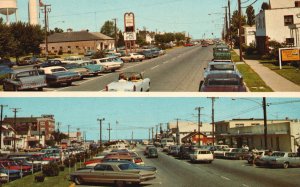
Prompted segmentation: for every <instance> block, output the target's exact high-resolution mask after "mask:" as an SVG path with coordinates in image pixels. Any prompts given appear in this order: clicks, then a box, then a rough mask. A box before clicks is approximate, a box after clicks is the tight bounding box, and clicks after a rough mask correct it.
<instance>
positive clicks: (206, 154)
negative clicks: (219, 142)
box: [190, 149, 214, 163]
mask: <svg viewBox="0 0 300 187" xmlns="http://www.w3.org/2000/svg"><path fill="white" fill-rule="evenodd" d="M190 159H191V162H208V163H212V161H213V160H214V155H213V153H212V152H211V151H210V150H207V149H196V150H195V151H194V152H193V153H192V154H190Z"/></svg>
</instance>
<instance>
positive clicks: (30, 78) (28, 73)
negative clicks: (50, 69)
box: [3, 69, 47, 91]
mask: <svg viewBox="0 0 300 187" xmlns="http://www.w3.org/2000/svg"><path fill="white" fill-rule="evenodd" d="M46 86H47V82H46V76H45V75H42V74H40V73H39V71H38V70H36V69H30V70H14V71H12V72H11V73H10V74H9V78H6V79H4V80H3V90H4V91H19V90H29V89H37V90H39V91H42V90H43V88H44V87H46Z"/></svg>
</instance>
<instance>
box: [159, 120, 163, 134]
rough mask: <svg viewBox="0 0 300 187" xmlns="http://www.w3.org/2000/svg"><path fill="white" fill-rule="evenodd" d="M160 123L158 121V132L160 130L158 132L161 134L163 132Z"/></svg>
mask: <svg viewBox="0 0 300 187" xmlns="http://www.w3.org/2000/svg"><path fill="white" fill-rule="evenodd" d="M162 125H163V124H162V123H160V124H159V132H160V134H162V133H163V130H162Z"/></svg>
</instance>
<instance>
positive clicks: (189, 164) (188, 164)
mask: <svg viewBox="0 0 300 187" xmlns="http://www.w3.org/2000/svg"><path fill="white" fill-rule="evenodd" d="M183 163H185V164H187V165H189V166H191V165H192V164H190V163H187V162H183Z"/></svg>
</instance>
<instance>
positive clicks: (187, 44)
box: [183, 43, 194, 47]
mask: <svg viewBox="0 0 300 187" xmlns="http://www.w3.org/2000/svg"><path fill="white" fill-rule="evenodd" d="M183 46H184V47H192V46H194V44H192V43H185V44H184V45H183Z"/></svg>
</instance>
